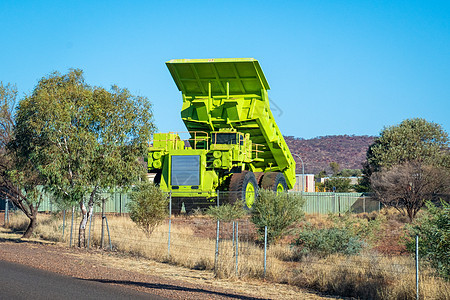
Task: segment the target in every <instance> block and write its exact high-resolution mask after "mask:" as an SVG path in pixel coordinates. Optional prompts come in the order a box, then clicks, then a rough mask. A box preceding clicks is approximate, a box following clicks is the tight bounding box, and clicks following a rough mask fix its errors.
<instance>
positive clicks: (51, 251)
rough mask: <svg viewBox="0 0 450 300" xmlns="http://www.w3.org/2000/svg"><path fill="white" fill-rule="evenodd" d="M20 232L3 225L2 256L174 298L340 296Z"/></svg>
mask: <svg viewBox="0 0 450 300" xmlns="http://www.w3.org/2000/svg"><path fill="white" fill-rule="evenodd" d="M19 237H20V236H19V235H17V234H14V233H11V232H9V231H8V230H6V229H4V228H0V260H5V261H10V262H15V263H20V264H23V265H27V266H30V267H33V268H39V269H42V270H47V271H51V272H55V273H59V274H63V275H68V276H72V277H75V278H79V279H84V280H90V281H95V282H101V283H105V284H114V285H120V286H123V287H127V288H132V289H135V290H138V291H142V292H147V293H152V294H155V295H159V296H162V297H166V298H170V299H336V298H334V297H325V296H320V295H317V294H315V293H313V292H309V291H304V290H300V289H298V288H295V287H292V286H288V285H282V284H274V283H268V282H264V281H259V280H251V282H249V281H244V280H233V279H226V280H224V279H215V278H214V276H213V274H212V273H211V272H210V271H198V270H190V269H186V268H181V267H176V266H172V265H169V264H164V263H158V262H155V261H150V260H146V259H140V258H135V257H130V256H125V255H120V254H118V253H111V252H106V251H101V250H89V251H87V250H85V249H79V248H67V247H65V246H63V245H61V244H56V243H49V242H45V241H41V240H36V239H27V240H20V239H19Z"/></svg>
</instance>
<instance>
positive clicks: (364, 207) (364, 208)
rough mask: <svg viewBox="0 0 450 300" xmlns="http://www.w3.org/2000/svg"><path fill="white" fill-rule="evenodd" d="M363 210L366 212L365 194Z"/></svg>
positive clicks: (364, 196)
mask: <svg viewBox="0 0 450 300" xmlns="http://www.w3.org/2000/svg"><path fill="white" fill-rule="evenodd" d="M363 212H364V213H365V212H366V195H363Z"/></svg>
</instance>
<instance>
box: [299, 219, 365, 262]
mask: <svg viewBox="0 0 450 300" xmlns="http://www.w3.org/2000/svg"><path fill="white" fill-rule="evenodd" d="M363 245H364V243H363V241H362V240H361V239H360V238H359V237H358V236H357V235H355V234H354V233H353V232H351V231H350V230H348V229H347V228H337V227H333V228H313V227H311V226H308V227H306V228H304V229H303V230H302V231H301V232H300V233H299V236H298V238H297V239H296V240H295V242H294V243H293V246H295V247H296V251H297V253H298V255H299V256H302V255H307V254H314V255H317V256H320V257H325V256H327V255H330V254H334V253H341V254H345V255H355V254H358V253H359V252H360V251H361V250H362V248H363Z"/></svg>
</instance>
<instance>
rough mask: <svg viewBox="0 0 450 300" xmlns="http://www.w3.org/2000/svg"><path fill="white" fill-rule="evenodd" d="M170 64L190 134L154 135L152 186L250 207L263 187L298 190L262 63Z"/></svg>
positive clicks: (197, 61)
mask: <svg viewBox="0 0 450 300" xmlns="http://www.w3.org/2000/svg"><path fill="white" fill-rule="evenodd" d="M166 65H167V67H168V68H169V71H170V73H171V74H172V77H173V79H174V80H175V83H176V85H177V87H178V89H179V90H180V91H181V93H182V96H183V107H182V109H181V118H182V119H183V121H184V123H185V125H186V127H187V129H188V136H187V139H185V140H183V139H182V138H181V137H180V134H178V133H156V134H154V135H153V143H152V144H151V146H150V148H149V154H148V161H147V162H148V170H149V177H150V178H151V180H154V182H155V183H156V184H159V186H160V187H161V189H162V190H164V191H167V192H169V191H171V192H172V193H173V196H176V197H184V198H190V197H203V198H212V197H215V196H216V195H217V191H228V192H229V193H227V194H228V195H229V196H228V197H229V198H232V199H233V200H236V199H245V201H246V204H247V205H248V206H249V207H250V206H251V205H252V203H253V201H254V200H255V196H256V192H257V189H258V188H265V189H271V190H274V191H283V190H287V189H289V188H292V186H293V185H294V184H295V161H294V159H293V157H292V155H291V153H290V151H289V148H288V146H287V145H286V142H285V141H284V138H283V136H282V134H281V132H280V130H279V129H278V126H277V124H276V123H275V120H274V118H273V115H272V112H271V110H270V106H269V98H268V96H267V90H269V84H268V83H267V80H266V78H265V77H264V74H263V72H262V70H261V67H260V65H259V63H258V61H257V60H255V59H253V58H235V59H175V60H171V61H168V62H167V63H166Z"/></svg>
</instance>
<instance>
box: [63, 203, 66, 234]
mask: <svg viewBox="0 0 450 300" xmlns="http://www.w3.org/2000/svg"><path fill="white" fill-rule="evenodd" d="M65 229H66V210H65V209H64V211H63V235H62V237H63V239H64V230H65Z"/></svg>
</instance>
